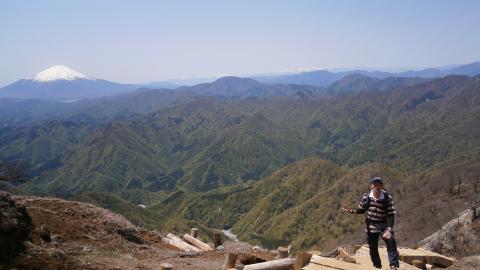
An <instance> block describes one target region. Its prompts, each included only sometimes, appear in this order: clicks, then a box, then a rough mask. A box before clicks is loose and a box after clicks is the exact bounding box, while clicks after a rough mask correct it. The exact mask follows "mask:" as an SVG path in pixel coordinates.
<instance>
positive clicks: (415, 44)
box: [0, 0, 480, 86]
mask: <svg viewBox="0 0 480 270" xmlns="http://www.w3.org/2000/svg"><path fill="white" fill-rule="evenodd" d="M479 10H480V2H478V1H467V0H465V1H455V2H451V1H432V0H429V1H421V2H419V1H389V2H383V1H364V2H357V1H322V2H319V1H307V0H305V1H295V2H294V1H289V2H276V1H262V2H260V3H257V2H245V1H229V2H224V1H202V2H188V1H176V2H156V1H136V2H130V3H125V2H122V3H118V2H116V1H101V2H95V1H68V2H63V1H41V2H40V1H38V2H18V1H4V2H0V29H1V30H2V34H1V39H2V42H0V59H2V63H3V65H2V66H1V68H0V86H4V85H7V84H9V83H12V82H14V81H16V80H18V79H21V78H28V77H33V76H34V75H35V74H37V73H38V72H40V71H42V70H44V69H46V68H48V67H50V66H53V65H57V64H62V65H66V66H68V67H70V68H72V69H74V70H77V71H78V72H81V73H83V74H85V75H87V76H91V77H95V78H101V79H106V80H110V81H116V82H123V83H142V84H144V83H150V82H157V81H167V80H178V79H196V78H205V77H219V76H223V75H235V76H242V75H252V74H274V73H284V72H293V71H295V70H317V69H327V70H329V69H355V68H363V69H377V70H393V69H394V70H409V69H423V68H429V67H441V66H445V65H451V64H467V63H471V62H476V61H479V60H480V37H479V36H478V35H475V34H474V33H473V32H472V30H471V29H472V28H473V27H475V25H480V16H478V14H477V13H478V11H479Z"/></svg>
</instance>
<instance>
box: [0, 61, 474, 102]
mask: <svg viewBox="0 0 480 270" xmlns="http://www.w3.org/2000/svg"><path fill="white" fill-rule="evenodd" d="M478 74H480V62H473V63H470V64H465V65H454V66H449V67H446V68H428V69H423V70H417V71H413V70H412V71H404V72H399V73H392V72H383V71H365V70H351V71H343V72H331V71H328V70H317V71H309V72H301V73H296V74H288V75H278V76H252V78H253V79H255V80H256V81H259V82H263V83H265V84H268V85H272V84H273V85H274V84H295V85H308V86H312V87H326V86H328V85H330V84H332V83H334V82H335V81H338V80H341V79H343V78H345V77H348V76H351V75H363V76H366V77H370V78H377V79H385V78H387V77H402V78H427V79H431V78H437V77H444V76H447V75H467V76H475V75H478ZM226 78H228V77H226ZM230 78H231V77H230ZM215 80H216V79H213V78H205V79H191V80H178V81H163V82H162V81H160V82H156V83H151V84H146V85H143V86H142V85H132V84H122V83H115V82H110V81H106V80H102V79H93V78H90V77H87V76H85V75H83V74H81V73H79V72H77V71H74V70H72V69H70V68H68V67H66V66H62V65H58V66H53V67H51V68H48V69H46V70H44V71H41V72H39V73H38V74H37V75H36V76H35V77H34V78H33V79H21V80H19V81H17V82H14V83H12V84H10V85H7V86H4V87H2V88H0V98H18V99H40V100H47V101H77V100H82V99H94V98H99V97H107V96H113V95H118V94H122V93H126V92H130V91H132V90H136V89H139V88H164V89H177V88H179V89H180V90H185V87H180V86H182V85H187V86H188V85H190V86H192V85H198V87H196V88H197V89H190V90H191V91H193V92H195V91H196V90H198V88H201V87H202V86H201V85H203V86H205V83H209V82H212V81H215ZM230 80H231V79H230ZM226 81H228V79H225V80H220V81H218V83H217V86H218V84H219V83H221V82H226ZM201 82H204V83H201ZM245 82H246V81H243V83H244V84H245ZM250 83H252V81H250ZM220 87H221V86H220ZM251 87H253V85H250V89H248V91H250V92H246V91H247V90H246V89H236V91H237V92H231V90H230V92H228V90H227V89H223V92H221V93H218V92H216V93H215V91H213V90H212V89H210V90H204V92H203V93H199V94H202V95H219V94H221V95H225V96H265V95H288V94H290V92H289V91H290V90H288V89H268V90H267V89H266V86H265V85H264V86H262V87H261V88H262V89H254V88H251ZM231 89H232V88H231ZM257 90H258V91H257ZM211 91H213V92H211ZM238 91H240V92H238ZM330 94H332V93H330Z"/></svg>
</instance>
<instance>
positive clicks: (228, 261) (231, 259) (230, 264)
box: [222, 252, 238, 270]
mask: <svg viewBox="0 0 480 270" xmlns="http://www.w3.org/2000/svg"><path fill="white" fill-rule="evenodd" d="M237 257H238V254H237V253H231V252H228V254H227V257H226V258H225V262H224V263H223V266H222V269H223V270H227V269H231V268H235V264H236V263H237Z"/></svg>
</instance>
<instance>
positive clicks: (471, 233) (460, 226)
mask: <svg viewBox="0 0 480 270" xmlns="http://www.w3.org/2000/svg"><path fill="white" fill-rule="evenodd" d="M477 211H478V210H477ZM479 226H480V220H476V221H474V222H472V213H471V211H470V210H465V211H463V212H461V213H460V214H459V216H458V218H455V219H453V220H451V221H449V222H448V223H447V224H445V225H444V226H443V227H442V228H441V229H440V230H438V231H437V232H435V233H433V234H432V235H430V236H429V237H427V238H425V239H424V240H422V241H420V242H418V245H419V246H423V247H425V248H426V249H428V250H431V251H433V252H437V253H440V254H444V255H448V256H455V257H464V256H471V255H476V254H479V253H480V245H478V243H479V241H480V230H479V229H478V228H479Z"/></svg>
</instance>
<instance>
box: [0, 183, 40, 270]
mask: <svg viewBox="0 0 480 270" xmlns="http://www.w3.org/2000/svg"><path fill="white" fill-rule="evenodd" d="M33 227H34V226H33V223H32V219H31V217H30V216H29V215H28V213H27V209H26V208H25V206H23V205H16V204H15V201H14V200H13V198H12V196H11V195H10V193H8V192H5V191H0V243H1V245H0V264H2V263H4V262H6V261H7V260H8V259H11V258H13V257H15V256H16V255H17V254H19V253H20V252H21V251H22V250H24V248H25V247H24V244H23V242H24V241H25V240H27V239H28V238H29V236H30V233H31V231H32V230H33Z"/></svg>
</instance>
